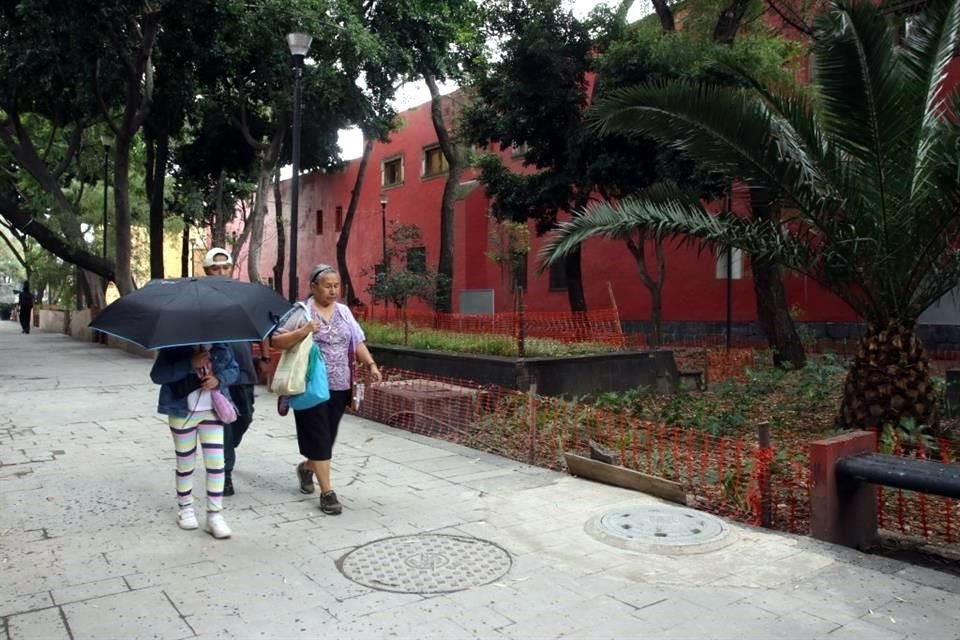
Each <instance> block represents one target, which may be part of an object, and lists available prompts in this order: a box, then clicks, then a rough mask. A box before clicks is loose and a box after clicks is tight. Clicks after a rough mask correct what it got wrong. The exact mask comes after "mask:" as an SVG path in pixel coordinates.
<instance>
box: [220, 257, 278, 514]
mask: <svg viewBox="0 0 960 640" xmlns="http://www.w3.org/2000/svg"><path fill="white" fill-rule="evenodd" d="M203 272H204V273H206V274H207V275H208V276H224V277H227V278H230V277H233V257H232V256H231V255H230V253H229V252H228V251H227V250H226V249H221V248H220V247H214V248H213V249H210V251H207V255H206V256H204V258H203ZM267 345H268V343H267V341H264V342H263V343H262V344H261V350H260V353H261V356H260V362H261V363H266V362H269V361H270V355H269V354H270V351H269V347H267ZM230 346H231V348H232V349H233V355H234V358H235V359H236V361H237V364H238V365H239V366H240V377H239V378H237V381H236V382H235V383H233V384H232V385H231V386H230V399H231V400H233V403H234V404H235V405H237V419H236V421H235V422H233V423H231V424H225V425H223V459H224V469H225V475H224V479H223V495H224V496H232V495H234V494H235V493H236V490H235V489H234V487H233V468H234V466H236V463H237V452H236V449H237V447H239V446H240V442H241V441H242V440H243V436H244V434H246V433H247V429H249V428H250V423H252V422H253V402H254V393H253V389H254V386H255V385H256V384H257V369H256V367H255V366H254V362H253V349H252V346H251V343H249V342H233V343H230ZM264 347H267V348H264Z"/></svg>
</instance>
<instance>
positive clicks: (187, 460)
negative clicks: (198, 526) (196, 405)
mask: <svg viewBox="0 0 960 640" xmlns="http://www.w3.org/2000/svg"><path fill="white" fill-rule="evenodd" d="M167 418H168V420H169V423H170V433H171V434H172V435H173V450H174V451H175V452H176V454H177V503H178V504H179V505H180V506H181V507H186V506H190V505H192V504H193V470H194V467H195V466H196V460H197V441H198V440H199V442H200V448H201V450H202V451H203V465H204V466H205V467H206V468H207V511H221V510H222V509H223V473H224V469H223V424H222V423H221V422H220V421H219V420H217V417H216V416H215V415H214V413H213V412H212V411H197V412H196V413H193V414H192V415H190V416H187V417H185V418H179V417H177V416H167Z"/></svg>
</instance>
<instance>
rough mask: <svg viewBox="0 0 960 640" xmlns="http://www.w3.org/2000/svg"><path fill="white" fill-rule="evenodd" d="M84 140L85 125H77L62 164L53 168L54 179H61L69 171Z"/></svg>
mask: <svg viewBox="0 0 960 640" xmlns="http://www.w3.org/2000/svg"><path fill="white" fill-rule="evenodd" d="M82 140H83V125H81V124H79V123H78V124H77V126H76V127H74V128H73V133H71V134H70V143H69V145H67V151H66V153H64V155H63V158H61V160H60V163H59V164H58V165H57V166H56V167H54V168H53V171H51V172H50V173H52V174H53V177H54V178H58V179H59V178H60V176H62V175H63V172H64V171H66V170H67V167H69V166H70V163H71V162H72V161H73V157H74V156H75V155H76V154H77V149H79V148H80V142H81V141H82ZM44 160H46V153H45V154H44Z"/></svg>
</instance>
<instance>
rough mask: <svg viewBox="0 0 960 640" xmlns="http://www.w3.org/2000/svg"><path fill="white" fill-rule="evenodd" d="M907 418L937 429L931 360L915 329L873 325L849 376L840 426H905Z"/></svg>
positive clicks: (855, 427) (901, 326)
mask: <svg viewBox="0 0 960 640" xmlns="http://www.w3.org/2000/svg"><path fill="white" fill-rule="evenodd" d="M902 418H913V419H915V420H916V421H917V424H926V425H930V426H935V425H936V422H937V420H938V416H937V395H936V390H935V388H934V386H933V382H932V381H931V379H930V362H929V361H928V360H927V354H926V353H925V352H924V350H923V345H921V344H920V340H919V339H918V338H917V335H916V333H915V332H914V330H913V328H912V327H909V328H908V327H905V326H903V325H898V324H892V325H888V326H876V325H873V324H870V325H868V326H867V332H866V334H865V335H864V336H863V337H862V338H861V339H860V341H859V343H858V346H857V355H856V357H855V358H854V360H853V364H852V366H851V367H850V369H849V371H848V372H847V379H846V382H845V383H844V388H843V402H842V404H841V405H840V413H839V415H838V416H837V426H838V427H840V428H843V429H868V428H874V427H876V428H883V427H884V426H885V425H888V424H891V425H895V426H896V425H899V423H900V420H901V419H902Z"/></svg>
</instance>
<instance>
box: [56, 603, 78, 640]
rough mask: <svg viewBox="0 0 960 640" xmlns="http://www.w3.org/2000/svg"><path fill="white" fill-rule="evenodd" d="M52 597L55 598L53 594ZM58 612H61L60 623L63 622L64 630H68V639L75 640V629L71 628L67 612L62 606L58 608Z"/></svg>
mask: <svg viewBox="0 0 960 640" xmlns="http://www.w3.org/2000/svg"><path fill="white" fill-rule="evenodd" d="M51 597H53V596H52V594H51ZM57 610H58V611H59V612H60V621H61V622H63V628H64V629H66V630H67V637H68V638H70V640H74V638H73V629H71V628H70V622H69V621H68V620H67V614H66V612H65V611H64V610H63V607H62V606H58V607H57Z"/></svg>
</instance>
